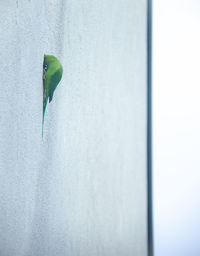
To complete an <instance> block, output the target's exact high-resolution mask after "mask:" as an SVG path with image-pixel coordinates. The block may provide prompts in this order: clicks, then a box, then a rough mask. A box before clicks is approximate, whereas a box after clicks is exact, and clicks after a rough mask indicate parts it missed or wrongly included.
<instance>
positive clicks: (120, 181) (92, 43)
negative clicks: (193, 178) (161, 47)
mask: <svg viewBox="0 0 200 256" xmlns="http://www.w3.org/2000/svg"><path fill="white" fill-rule="evenodd" d="M0 13H1V15H0V24H1V25H0V59H1V68H0V77H1V79H0V83H1V94H0V145H1V146H0V177H1V179H0V255H1V256H40V255H41V256H44V255H46V256H57V255H59V256H64V255H70V256H78V255H80V256H90V255H91V256H94V255H95V256H97V255H99V256H106V255H109V256H111V255H113V256H122V255H123V256H129V255H131V256H132V255H134V256H145V255H146V254H147V248H146V240H147V223H146V218H147V216H146V214H147V210H146V205H147V202H146V0H115V1H113V0H101V1H97V0H92V1H91V0H85V1H80V0H75V1H74V0H68V1H62V0H60V1H59V0H48V1H40V0H35V1H31V0H29V1H28V0H16V1H13V0H12V1H11V0H7V1H1V3H0ZM44 53H46V54H53V55H55V56H57V57H58V58H59V59H60V61H61V63H62V64H63V68H64V75H63V79H62V82H61V84H60V85H59V86H58V88H57V89H56V92H55V94H54V99H53V101H52V103H51V104H50V105H48V106H47V111H46V117H45V127H44V138H43V139H42V136H41V132H42V97H43V96H42V93H43V89H42V63H43V55H44Z"/></svg>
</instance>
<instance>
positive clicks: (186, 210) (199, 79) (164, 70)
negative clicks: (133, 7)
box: [153, 0, 200, 256]
mask: <svg viewBox="0 0 200 256" xmlns="http://www.w3.org/2000/svg"><path fill="white" fill-rule="evenodd" d="M199 13H200V2H199V1H198V0H168V1H165V0H155V1H154V3H153V128H154V129H153V130H154V131H153V144H154V145H153V155H154V159H153V162H154V228H155V230H154V233H155V256H169V255H170V256H188V255H190V256H198V255H200V240H199V237H200V199H199V193H200V189H199V187H200V152H199V148H200V136H199V134H200V65H199V63H200V34H199V26H200V15H199Z"/></svg>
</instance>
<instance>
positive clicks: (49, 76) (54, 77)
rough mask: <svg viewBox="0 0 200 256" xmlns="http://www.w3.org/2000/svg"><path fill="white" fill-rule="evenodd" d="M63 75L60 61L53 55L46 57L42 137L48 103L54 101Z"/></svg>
mask: <svg viewBox="0 0 200 256" xmlns="http://www.w3.org/2000/svg"><path fill="white" fill-rule="evenodd" d="M62 74H63V67H62V65H61V63H60V61H59V60H58V59H57V58H56V57H55V56H53V55H44V62H43V119H42V136H43V129H44V116H45V111H46V107H47V102H48V100H49V103H50V102H51V101H52V98H53V94H54V91H55V89H56V87H57V85H58V84H59V82H60V80H61V78H62Z"/></svg>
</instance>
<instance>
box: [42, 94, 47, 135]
mask: <svg viewBox="0 0 200 256" xmlns="http://www.w3.org/2000/svg"><path fill="white" fill-rule="evenodd" d="M47 101H48V98H47V99H46V100H45V102H44V103H43V118H42V137H43V131H44V116H45V111H46V107H47Z"/></svg>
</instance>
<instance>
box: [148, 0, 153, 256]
mask: <svg viewBox="0 0 200 256" xmlns="http://www.w3.org/2000/svg"><path fill="white" fill-rule="evenodd" d="M152 175H153V170H152V0H147V186H148V188H147V193H148V194H147V199H148V200H147V209H148V255H149V256H153V255H154V247H153V201H152V200H153V196H152V191H153V188H152Z"/></svg>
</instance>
